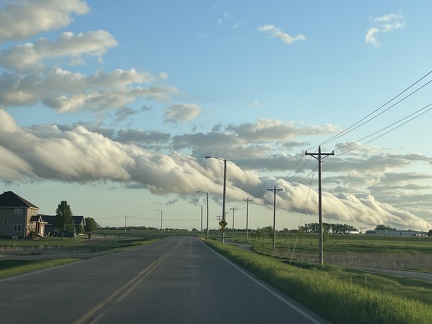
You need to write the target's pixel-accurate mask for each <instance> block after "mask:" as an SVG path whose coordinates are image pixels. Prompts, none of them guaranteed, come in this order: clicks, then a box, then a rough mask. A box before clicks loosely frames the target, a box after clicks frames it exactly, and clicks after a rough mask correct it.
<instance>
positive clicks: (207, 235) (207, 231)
mask: <svg viewBox="0 0 432 324" xmlns="http://www.w3.org/2000/svg"><path fill="white" fill-rule="evenodd" d="M197 193H205V194H206V196H207V199H206V207H207V230H206V239H207V240H208V238H209V213H208V209H209V205H208V196H209V193H208V192H205V191H197Z"/></svg>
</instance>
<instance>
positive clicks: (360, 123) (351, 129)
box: [319, 71, 432, 146]
mask: <svg viewBox="0 0 432 324" xmlns="http://www.w3.org/2000/svg"><path fill="white" fill-rule="evenodd" d="M430 74H432V71H429V72H428V73H426V74H425V75H424V76H423V77H421V78H420V79H418V80H417V81H416V82H414V83H413V84H411V85H410V86H409V87H407V88H406V89H405V90H403V91H402V92H400V93H399V94H397V95H396V96H394V97H393V98H392V99H390V100H388V101H387V102H386V103H385V104H383V105H381V106H380V107H378V108H377V109H375V110H374V111H372V112H371V113H370V114H368V115H366V116H365V117H363V118H362V119H360V120H359V121H357V122H356V123H354V124H352V125H351V126H349V127H348V128H346V129H344V130H343V131H341V132H339V133H338V134H336V135H334V136H332V137H330V138H329V139H327V140H325V141H324V142H322V143H321V144H319V146H322V145H325V144H327V143H330V142H332V141H334V140H336V139H338V138H340V137H342V136H344V135H346V134H348V133H350V132H352V131H353V130H355V129H357V128H359V127H361V126H363V125H364V124H366V123H368V122H370V121H371V120H373V119H375V118H377V117H378V116H380V115H382V114H383V113H385V112H386V111H388V110H390V109H391V108H393V107H395V106H396V105H398V104H399V103H401V102H402V101H404V100H406V99H407V98H409V97H411V96H412V95H413V94H415V93H417V92H418V91H420V90H421V89H423V88H424V87H425V86H427V85H429V84H430V83H431V82H432V80H429V81H428V82H426V83H425V84H423V85H422V86H421V87H419V88H417V89H416V90H414V91H413V92H411V93H410V94H408V95H407V96H405V97H404V98H402V99H401V100H399V101H398V102H396V103H394V104H393V105H391V106H390V107H388V108H387V109H385V110H384V111H382V112H380V113H379V114H377V115H375V116H373V115H374V114H375V113H377V112H378V111H380V110H381V109H383V108H384V107H385V106H387V105H388V104H389V103H391V102H392V101H394V100H395V99H396V98H398V97H400V96H401V95H402V94H404V93H405V92H407V91H408V90H409V89H411V88H412V87H414V86H415V85H416V84H418V83H419V82H420V81H422V80H423V79H425V78H426V77H427V76H429V75H430ZM369 117H370V118H369Z"/></svg>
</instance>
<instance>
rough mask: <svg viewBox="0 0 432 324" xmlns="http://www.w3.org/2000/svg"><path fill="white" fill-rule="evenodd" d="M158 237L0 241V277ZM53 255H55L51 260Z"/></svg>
mask: <svg viewBox="0 0 432 324" xmlns="http://www.w3.org/2000/svg"><path fill="white" fill-rule="evenodd" d="M159 239H160V235H137V236H129V237H127V238H123V237H120V238H119V236H118V235H116V236H115V237H113V239H111V238H110V237H109V236H108V238H107V237H106V236H105V235H94V236H92V239H91V240H89V239H87V237H77V238H63V240H61V238H58V237H46V238H41V239H38V240H0V279H2V278H7V277H13V276H18V275H21V274H24V273H29V272H33V271H38V270H42V269H46V268H51V267H56V266H59V265H63V264H67V263H71V262H75V261H78V260H80V259H79V258H77V257H74V255H76V254H77V253H95V252H101V251H109V252H113V253H115V252H121V251H124V250H127V249H131V248H134V247H138V246H144V245H148V244H151V243H154V242H156V241H158V240H159ZM8 255H13V256H14V257H16V256H18V257H19V256H28V255H32V256H36V257H39V256H41V258H42V257H43V256H44V255H50V256H51V257H50V259H32V260H8V259H7V258H8ZM53 255H58V256H59V257H58V258H55V259H53V258H52V256H53ZM64 255H68V256H70V257H64ZM3 258H6V259H3Z"/></svg>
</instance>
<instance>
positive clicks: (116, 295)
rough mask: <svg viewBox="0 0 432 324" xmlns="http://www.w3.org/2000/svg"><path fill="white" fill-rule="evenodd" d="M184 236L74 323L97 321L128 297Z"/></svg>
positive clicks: (177, 245)
mask: <svg viewBox="0 0 432 324" xmlns="http://www.w3.org/2000/svg"><path fill="white" fill-rule="evenodd" d="M183 240H184V238H183V239H182V240H181V241H180V242H178V243H177V244H176V246H174V247H173V248H172V249H171V250H169V251H168V252H166V253H165V254H163V255H162V256H161V257H160V258H159V259H157V260H156V261H154V262H153V263H152V264H150V265H149V266H148V267H147V268H145V269H144V270H143V271H141V272H140V273H139V274H138V275H136V276H135V277H134V278H132V279H131V280H129V281H128V282H127V283H125V284H124V285H123V286H121V287H120V288H119V289H117V290H116V291H115V292H113V293H112V294H111V295H109V296H108V297H107V298H105V299H104V300H103V301H102V302H100V303H99V304H97V305H96V306H95V307H93V308H92V309H90V310H89V311H88V312H86V313H85V314H84V315H83V316H81V317H80V318H79V319H78V320H76V321H75V323H74V324H81V323H97V322H98V321H99V320H100V319H101V317H102V315H103V313H104V312H105V311H106V310H107V309H108V308H109V307H110V306H111V305H112V304H114V303H115V302H120V301H122V300H123V299H124V298H126V297H127V296H128V295H129V294H130V293H131V292H132V291H133V290H134V289H135V288H136V287H137V286H138V285H139V284H140V283H142V282H143V281H144V279H145V278H146V277H147V276H148V275H149V274H150V273H151V272H152V271H153V270H154V269H156V268H157V267H158V266H159V265H160V264H161V263H162V262H163V261H164V260H165V259H166V258H167V257H168V256H169V255H170V254H171V253H172V252H174V251H175V250H176V249H177V248H178V247H179V246H180V244H181V243H182V242H183Z"/></svg>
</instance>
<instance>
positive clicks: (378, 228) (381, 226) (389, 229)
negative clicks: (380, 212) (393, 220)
mask: <svg viewBox="0 0 432 324" xmlns="http://www.w3.org/2000/svg"><path fill="white" fill-rule="evenodd" d="M375 230H376V231H397V229H396V228H395V227H390V226H385V225H377V227H375Z"/></svg>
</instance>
